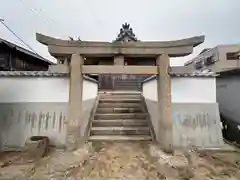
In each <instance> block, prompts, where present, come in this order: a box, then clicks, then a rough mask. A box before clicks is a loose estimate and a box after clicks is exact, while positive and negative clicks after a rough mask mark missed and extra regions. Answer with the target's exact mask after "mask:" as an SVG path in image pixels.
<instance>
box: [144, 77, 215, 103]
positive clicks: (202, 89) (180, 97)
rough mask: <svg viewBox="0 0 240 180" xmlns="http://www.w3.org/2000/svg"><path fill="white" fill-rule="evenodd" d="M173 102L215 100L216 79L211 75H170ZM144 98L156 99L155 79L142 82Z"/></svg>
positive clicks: (211, 101) (207, 101)
mask: <svg viewBox="0 0 240 180" xmlns="http://www.w3.org/2000/svg"><path fill="white" fill-rule="evenodd" d="M171 85H172V102H173V103H195V102H197V103H213V102H216V80H215V78H211V77H208V78H206V77H202V78H201V77H172V79H171ZM143 95H144V97H145V98H146V99H149V100H153V101H157V80H156V79H153V80H151V81H148V82H146V83H143Z"/></svg>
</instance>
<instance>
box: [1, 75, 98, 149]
mask: <svg viewBox="0 0 240 180" xmlns="http://www.w3.org/2000/svg"><path fill="white" fill-rule="evenodd" d="M0 84H1V86H0V149H1V150H15V149H18V148H22V147H23V146H24V144H25V141H26V139H27V138H29V137H30V136H34V135H43V136H48V137H49V138H50V142H51V144H52V145H56V146H59V147H62V146H64V145H65V142H66V122H67V108H68V99H69V98H68V96H69V78H68V77H0ZM97 91H98V84H97V82H94V81H90V80H87V79H84V82H83V118H82V119H81V124H82V126H81V133H82V134H85V133H86V132H85V131H86V127H87V125H88V120H89V118H90V115H91V110H92V108H93V106H94V104H95V98H96V96H97Z"/></svg>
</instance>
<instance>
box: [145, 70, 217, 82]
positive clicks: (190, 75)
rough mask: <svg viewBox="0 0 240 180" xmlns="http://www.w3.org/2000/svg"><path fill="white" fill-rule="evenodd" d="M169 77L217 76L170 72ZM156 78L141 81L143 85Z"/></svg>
mask: <svg viewBox="0 0 240 180" xmlns="http://www.w3.org/2000/svg"><path fill="white" fill-rule="evenodd" d="M169 75H170V76H172V77H216V76H218V75H217V74H215V73H214V72H208V73H197V72H194V73H173V72H170V73H169ZM156 77H157V76H156V75H154V76H151V77H149V78H147V79H145V80H144V81H143V83H144V82H148V81H151V80H153V79H155V78H156Z"/></svg>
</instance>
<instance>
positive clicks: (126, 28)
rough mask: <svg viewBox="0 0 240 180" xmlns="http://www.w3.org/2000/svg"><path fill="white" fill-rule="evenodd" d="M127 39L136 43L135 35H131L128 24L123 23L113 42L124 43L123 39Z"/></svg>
mask: <svg viewBox="0 0 240 180" xmlns="http://www.w3.org/2000/svg"><path fill="white" fill-rule="evenodd" d="M126 37H127V38H129V39H128V41H138V39H137V38H136V36H135V34H134V33H133V30H132V28H130V24H128V23H125V24H122V28H121V29H120V32H119V34H118V36H117V38H116V40H115V41H124V39H125V38H126Z"/></svg>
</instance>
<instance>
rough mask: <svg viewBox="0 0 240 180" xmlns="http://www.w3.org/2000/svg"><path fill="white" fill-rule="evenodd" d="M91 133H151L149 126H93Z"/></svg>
mask: <svg viewBox="0 0 240 180" xmlns="http://www.w3.org/2000/svg"><path fill="white" fill-rule="evenodd" d="M91 135H150V134H149V128H148V127H92V130H91Z"/></svg>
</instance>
